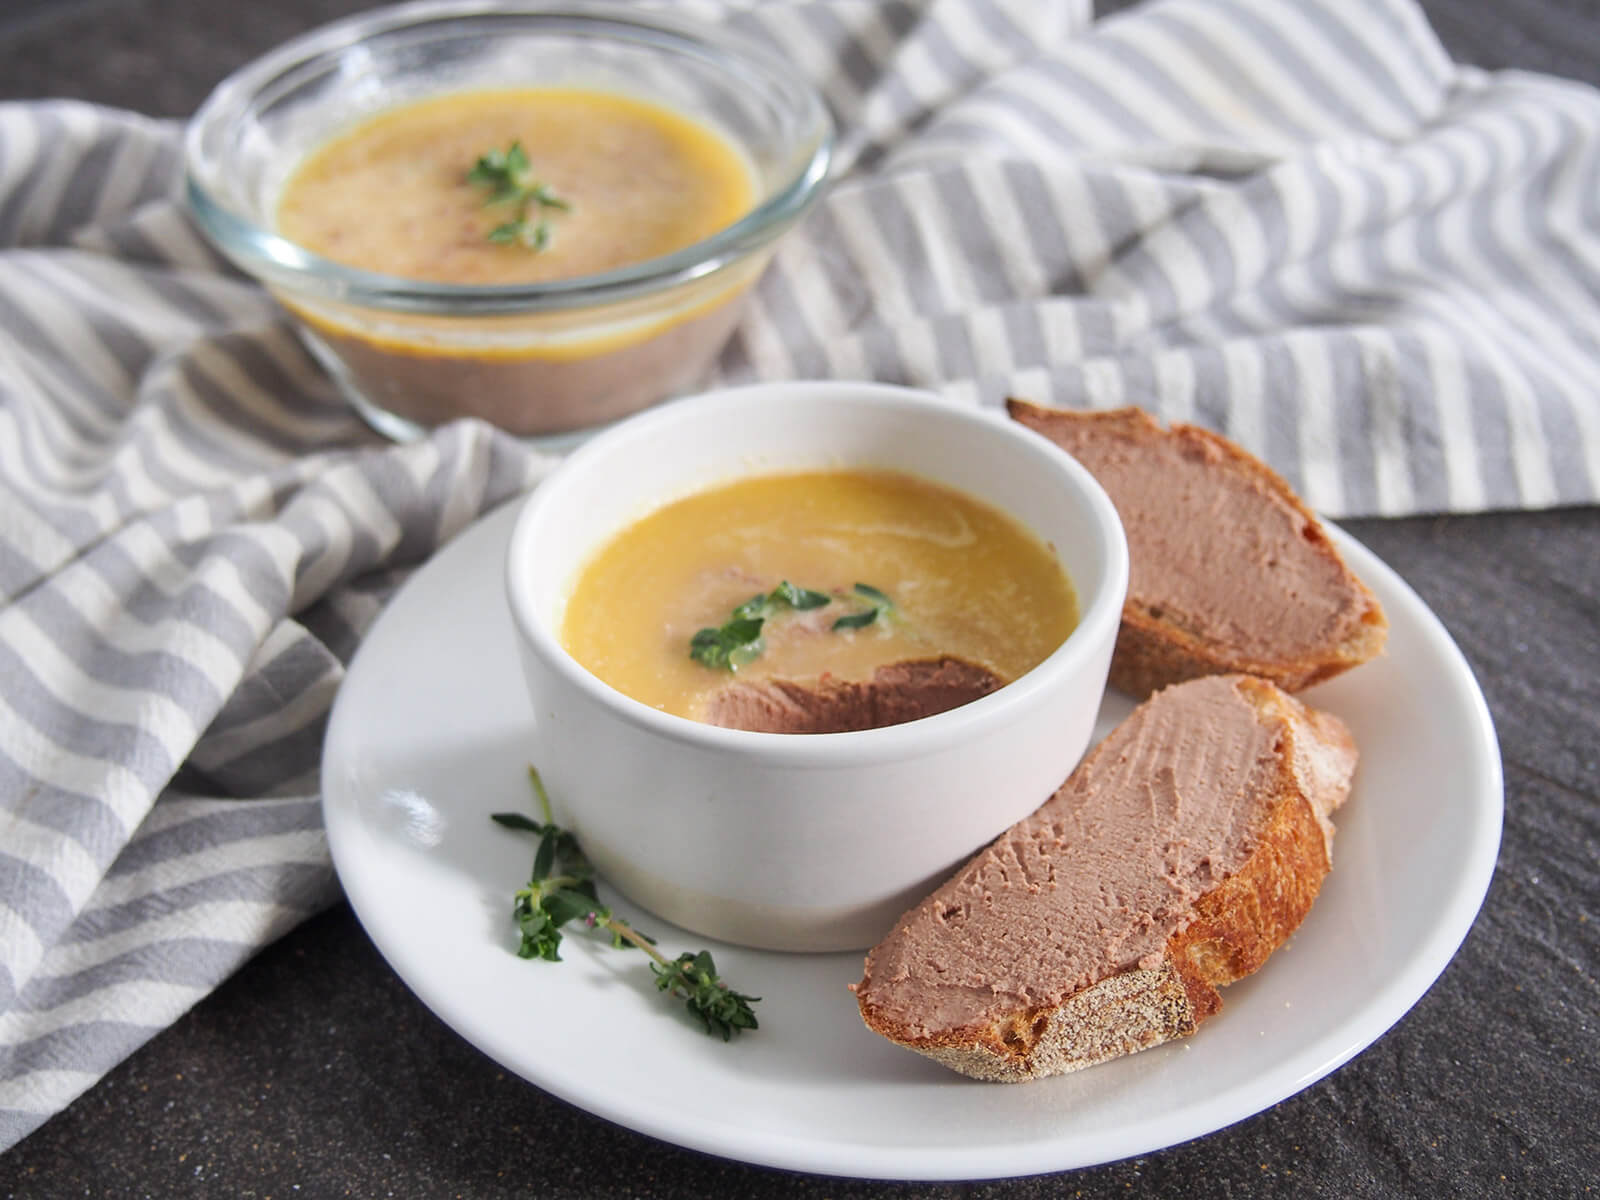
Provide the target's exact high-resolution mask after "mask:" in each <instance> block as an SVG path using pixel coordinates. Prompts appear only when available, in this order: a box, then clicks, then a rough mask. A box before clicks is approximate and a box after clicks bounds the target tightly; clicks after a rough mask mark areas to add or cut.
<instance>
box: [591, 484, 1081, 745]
mask: <svg viewBox="0 0 1600 1200" xmlns="http://www.w3.org/2000/svg"><path fill="white" fill-rule="evenodd" d="M785 582H787V583H789V584H792V585H793V586H794V587H796V588H803V589H808V590H812V591H815V592H818V593H821V594H822V595H825V596H826V597H827V603H826V604H817V606H816V607H810V608H803V609H798V608H791V607H788V606H780V608H779V609H778V610H776V611H774V612H773V613H772V614H771V615H770V616H768V617H767V619H766V620H765V623H764V625H763V627H762V630H761V641H762V646H761V649H760V652H759V653H758V654H756V655H755V656H754V657H752V658H751V659H750V660H749V661H748V662H742V663H739V664H738V665H737V666H736V669H733V670H729V669H726V668H723V669H717V668H714V667H710V666H707V665H706V664H705V663H704V662H702V661H697V660H696V659H695V658H692V657H691V654H690V649H691V643H692V641H693V639H694V637H695V635H696V633H697V632H698V631H700V630H702V629H705V628H708V627H717V626H720V625H721V624H722V623H723V622H725V621H727V620H728V619H729V617H730V615H731V614H732V613H733V611H734V610H735V609H736V608H737V607H738V606H740V605H741V604H744V603H745V602H747V601H749V600H750V599H751V598H752V597H753V596H757V595H763V594H768V593H770V592H772V591H773V590H774V589H775V588H778V587H779V586H780V585H781V584H783V583H785ZM857 584H866V585H867V586H868V588H869V589H870V590H869V591H866V592H863V591H862V590H860V589H859V588H858V587H857ZM874 592H875V593H877V594H878V595H880V596H882V597H883V599H884V600H886V601H887V602H888V603H887V604H885V603H883V601H880V600H878V599H876V598H875V597H874V596H873V593H874ZM875 608H876V609H878V610H879V611H878V613H877V614H876V615H875V616H873V617H871V618H870V619H868V618H867V617H866V615H865V614H867V613H869V612H870V611H871V610H873V609H875ZM840 618H848V621H847V622H846V625H845V626H844V627H839V626H838V622H839V621H840ZM856 621H864V622H865V623H863V624H860V625H855V624H852V622H856ZM1076 622H1077V603H1076V599H1075V597H1074V594H1073V590H1072V585H1071V584H1070V582H1069V581H1068V579H1067V577H1066V575H1065V573H1064V572H1063V571H1062V569H1061V566H1060V564H1059V563H1058V562H1057V560H1056V557H1055V555H1054V554H1053V553H1052V552H1051V551H1050V549H1049V548H1048V547H1046V546H1045V545H1044V544H1043V543H1042V542H1040V541H1039V540H1038V539H1037V538H1035V537H1034V536H1033V535H1032V534H1031V533H1029V532H1028V531H1027V530H1025V529H1024V528H1023V527H1022V526H1021V525H1020V524H1018V523H1017V522H1016V521H1015V520H1013V519H1012V518H1011V517H1009V516H1008V515H1006V514H1004V513H1002V512H1000V511H999V510H997V509H994V508H992V507H990V506H989V505H987V504H985V503H983V502H980V501H978V500H977V499H975V498H973V497H971V496H967V495H964V494H963V493H961V492H958V491H955V490H953V489H950V488H947V487H944V486H942V485H939V484H935V483H932V482H930V481H927V480H924V479H920V478H916V477H913V476H910V475H905V474H899V473H896V472H889V471H876V470H829V471H807V472H797V473H793V474H773V475H759V476H754V477H750V478H745V479H741V480H738V481H735V482H733V483H729V484H725V485H721V486H714V487H711V488H709V489H707V490H705V491H703V492H699V493H696V494H694V495H691V496H688V497H685V498H683V499H681V500H677V501H675V502H672V503H669V504H667V505H664V506H663V507H661V508H659V509H657V510H655V511H654V512H652V513H649V514H648V515H646V516H644V517H643V518H641V519H640V520H639V521H637V522H636V523H634V524H633V525H631V526H629V527H628V528H626V529H624V530H623V531H622V532H621V533H620V534H619V535H618V536H617V537H615V538H614V539H613V540H612V541H610V542H609V543H607V544H606V545H605V546H603V547H602V548H601V549H600V550H599V551H598V552H597V553H596V555H595V556H594V558H593V559H592V560H591V561H590V562H589V563H588V564H587V565H586V566H584V567H583V568H582V570H581V571H580V573H579V575H578V578H577V581H576V583H575V585H574V587H573V590H572V593H571V596H570V598H569V600H568V601H567V605H566V610H565V616H564V618H563V622H562V628H561V639H562V642H563V644H564V645H565V646H566V648H567V649H568V651H569V652H570V653H571V654H572V655H573V657H574V658H576V659H577V660H578V661H579V662H580V663H582V664H583V665H584V666H585V667H587V668H588V669H589V670H590V671H592V672H593V673H594V674H596V675H598V676H599V677H600V678H601V679H603V680H605V681H606V682H607V683H609V684H611V685H612V686H613V687H615V688H617V690H619V691H621V692H624V693H625V694H627V695H629V696H632V697H633V698H634V699H636V700H640V701H642V702H643V703H645V704H649V705H652V706H654V707H657V708H660V709H663V710H664V711H667V712H672V713H676V714H678V715H680V716H686V717H691V718H694V719H707V717H706V706H707V705H708V704H709V703H711V702H712V698H713V697H715V696H716V695H717V694H718V693H719V692H721V691H723V690H724V689H726V688H728V687H729V685H730V684H732V683H734V682H735V680H737V681H738V682H739V683H741V684H745V683H750V682H759V681H764V680H785V681H797V682H802V683H807V684H810V683H816V682H817V681H820V680H825V679H826V680H834V681H838V680H870V679H871V678H872V677H873V676H874V673H875V672H877V671H878V670H879V669H880V668H882V667H884V666H885V665H888V664H895V663H903V662H907V661H912V660H926V659H932V660H939V659H948V658H953V659H957V660H960V661H961V662H964V663H968V664H971V665H972V666H973V667H975V668H979V669H981V670H982V671H985V672H990V673H992V674H993V675H994V676H996V677H998V679H999V680H1000V681H1002V682H1005V681H1010V680H1013V679H1015V678H1017V677H1018V676H1019V675H1021V674H1023V673H1024V672H1026V671H1028V670H1029V669H1031V668H1032V667H1034V666H1036V665H1037V664H1038V663H1039V662H1041V661H1043V659H1044V658H1045V657H1046V656H1048V655H1049V654H1050V653H1051V651H1053V650H1055V648H1056V647H1057V646H1059V645H1060V644H1061V643H1062V642H1063V641H1064V640H1065V639H1066V637H1067V635H1068V633H1070V632H1071V630H1072V628H1073V626H1074V625H1075V624H1076ZM947 675H948V672H947Z"/></svg>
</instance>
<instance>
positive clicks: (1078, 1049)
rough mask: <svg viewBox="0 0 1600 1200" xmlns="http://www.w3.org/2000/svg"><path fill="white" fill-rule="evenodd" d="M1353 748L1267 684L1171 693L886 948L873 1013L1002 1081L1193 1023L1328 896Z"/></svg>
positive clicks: (877, 1027)
mask: <svg viewBox="0 0 1600 1200" xmlns="http://www.w3.org/2000/svg"><path fill="white" fill-rule="evenodd" d="M1355 764H1356V747H1355V743H1354V741H1353V740H1352V739H1351V737H1350V734H1349V731H1348V730H1347V729H1346V728H1345V727H1344V725H1343V724H1342V723H1341V722H1340V721H1339V720H1338V719H1337V718H1336V717H1333V716H1332V715H1330V714H1328V713H1323V712H1318V711H1316V710H1313V709H1310V708H1307V707H1306V706H1305V705H1304V704H1302V703H1301V702H1300V701H1298V700H1296V699H1295V698H1294V697H1293V696H1290V695H1288V694H1287V693H1286V692H1284V691H1282V690H1280V689H1279V688H1277V687H1275V686H1273V685H1272V684H1270V683H1267V682H1265V681H1264V680H1260V679H1255V678H1253V677H1250V676H1244V675H1216V676H1210V677H1208V678H1205V679H1198V680H1193V681H1190V682H1188V683H1182V684H1178V685H1176V686H1173V687H1170V688H1167V689H1165V690H1163V691H1161V692H1158V693H1157V694H1156V695H1155V696H1153V697H1152V698H1151V699H1149V700H1147V701H1145V702H1144V703H1143V704H1141V705H1140V706H1139V707H1138V708H1137V709H1135V710H1134V712H1133V713H1132V715H1130V716H1129V717H1128V718H1127V719H1126V720H1125V721H1123V722H1122V723H1121V724H1120V725H1119V726H1118V727H1117V728H1116V729H1115V730H1113V731H1112V732H1111V734H1110V735H1109V736H1107V738H1106V739H1105V740H1104V741H1103V742H1102V743H1101V744H1100V745H1099V746H1098V747H1096V748H1095V750H1094V751H1092V752H1091V753H1090V755H1089V756H1088V757H1087V758H1085V759H1084V761H1083V762H1082V764H1080V765H1079V767H1078V769H1077V770H1076V771H1074V772H1073V773H1072V776H1071V777H1070V778H1069V779H1068V780H1067V781H1066V783H1064V784H1063V785H1062V786H1061V788H1060V790H1059V791H1057V792H1056V794H1055V795H1054V796H1052V797H1051V798H1050V799H1049V800H1048V801H1046V802H1045V804H1044V805H1043V806H1042V807H1041V808H1040V809H1039V810H1038V811H1037V812H1035V813H1034V814H1033V815H1032V816H1030V817H1028V818H1026V819H1024V820H1022V821H1020V822H1018V823H1017V824H1016V825H1014V826H1012V827H1011V828H1010V829H1009V830H1007V831H1006V832H1005V833H1003V834H1002V835H1001V836H1000V837H999V838H998V839H997V840H996V841H995V842H994V843H993V844H992V845H990V846H989V848H988V849H986V850H984V851H983V852H982V853H980V854H979V855H978V856H977V857H976V858H974V859H973V860H972V861H971V862H970V863H968V865H967V866H966V867H965V868H963V869H962V870H961V872H960V873H959V874H958V875H957V876H956V877H955V878H953V879H951V880H950V881H949V882H948V883H946V884H945V885H944V886H943V887H941V888H939V889H938V890H937V891H936V892H934V893H933V895H931V896H930V897H929V898H928V899H927V900H925V901H924V902H923V903H922V904H921V905H919V906H918V907H916V908H915V909H913V910H911V911H910V912H909V913H907V914H906V915H905V916H904V917H902V918H901V919H900V921H899V922H898V923H897V924H896V926H895V928H894V929H893V930H892V931H891V932H890V933H889V935H888V936H887V937H886V938H884V940H883V941H882V942H880V943H879V944H878V945H877V946H876V947H874V948H873V950H872V952H871V953H870V954H868V956H867V959H866V965H865V971H864V975H863V978H862V980H861V982H860V983H858V984H856V985H855V993H856V1000H857V1003H858V1004H859V1005H860V1008H861V1016H862V1019H863V1020H864V1021H865V1022H866V1024H867V1027H868V1028H870V1029H872V1030H874V1031H876V1032H877V1033H880V1034H882V1035H883V1036H885V1037H887V1038H889V1039H890V1040H891V1041H894V1042H897V1043H899V1044H900V1045H902V1046H905V1047H907V1048H908V1049H911V1050H916V1051H918V1052H919V1053H922V1054H925V1055H927V1056H928V1057H930V1058H932V1059H934V1060H936V1061H938V1062H940V1063H943V1064H944V1065H945V1066H947V1067H950V1068H952V1069H953V1070H956V1071H960V1072H961V1073H963V1074H966V1075H972V1076H975V1077H977V1078H979V1079H989V1080H998V1081H1018V1080H1025V1079H1036V1078H1039V1077H1041V1076H1045V1075H1055V1074H1059V1073H1061V1072H1063V1071H1071V1070H1075V1069H1077V1068H1079V1067H1086V1066H1090V1065H1093V1064H1094V1063H1098V1062H1102V1061H1104V1060H1106V1059H1108V1058H1113V1057H1115V1056H1117V1055H1121V1054H1127V1053H1131V1052H1132V1051H1135V1050H1141V1049H1144V1048H1146V1047H1148V1046H1154V1045H1156V1044H1158V1043H1160V1042H1164V1041H1168V1040H1170V1039H1172V1038H1176V1037H1183V1036H1186V1035H1188V1034H1190V1033H1193V1032H1194V1030H1195V1028H1196V1027H1197V1026H1198V1025H1199V1024H1200V1023H1201V1022H1202V1021H1204V1020H1205V1019H1206V1018H1207V1017H1209V1016H1211V1015H1212V1014H1213V1013H1215V1012H1216V1011H1217V1010H1218V1009H1219V1008H1220V1007H1221V1000H1220V998H1219V996H1218V994H1217V988H1218V987H1219V986H1221V985H1223V984H1226V983H1230V982H1232V981H1233V980H1235V979H1238V978H1239V977H1241V976H1243V975H1246V974H1248V973H1250V972H1251V971H1254V970H1255V969H1256V968H1257V967H1259V966H1260V965H1261V964H1262V963H1263V962H1264V961H1265V960H1266V958H1267V956H1268V955H1269V954H1270V953H1271V952H1272V951H1273V949H1274V948H1276V947H1277V946H1278V945H1280V944H1281V943H1282V942H1283V940H1284V939H1285V938H1287V937H1288V936H1289V934H1290V933H1291V932H1292V931H1293V930H1294V929H1295V927H1296V926H1298V925H1299V924H1300V922H1301V920H1302V919H1304V917H1305V915H1306V913H1307V912H1308V911H1310V908H1311V904H1312V901H1313V900H1314V899H1315V898H1316V895H1317V892H1318V889H1319V888H1320V886H1321V884H1322V880H1323V877H1324V876H1325V875H1326V873H1327V871H1328V867H1329V864H1330V861H1331V849H1332V838H1333V826H1332V824H1331V822H1330V821H1329V814H1330V813H1331V812H1332V811H1333V809H1334V808H1336V807H1337V806H1338V805H1339V804H1340V803H1342V802H1343V801H1344V799H1345V797H1346V796H1347V795H1348V793H1349V790H1350V783H1351V778H1352V775H1353V773H1354V771H1355Z"/></svg>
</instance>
